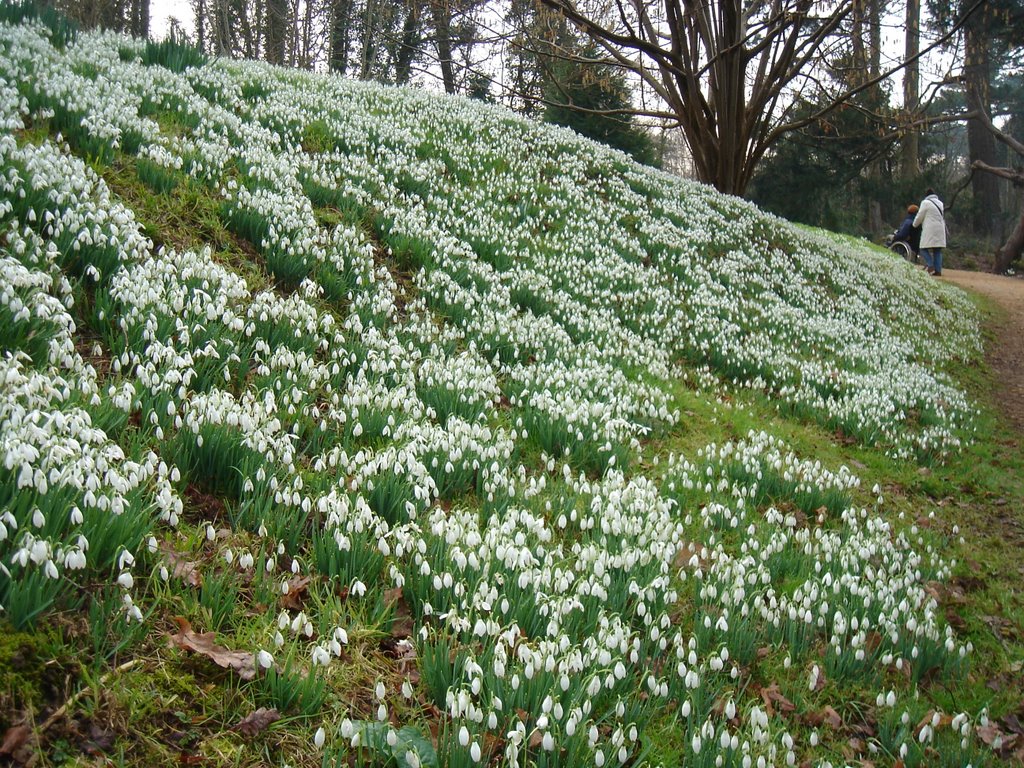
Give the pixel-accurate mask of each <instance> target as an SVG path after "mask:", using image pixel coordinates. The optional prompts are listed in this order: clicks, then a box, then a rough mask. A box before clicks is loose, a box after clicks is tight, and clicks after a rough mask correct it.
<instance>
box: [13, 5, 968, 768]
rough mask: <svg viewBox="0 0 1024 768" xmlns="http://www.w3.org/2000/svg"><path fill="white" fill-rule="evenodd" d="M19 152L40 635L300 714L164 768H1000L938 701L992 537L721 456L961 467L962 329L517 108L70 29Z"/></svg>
mask: <svg viewBox="0 0 1024 768" xmlns="http://www.w3.org/2000/svg"><path fill="white" fill-rule="evenodd" d="M0 122H2V124H3V128H4V131H3V134H2V136H0V225H2V228H3V235H2V240H0V267H2V268H0V283H2V284H0V315H2V320H0V336H2V342H3V350H2V358H0V456H2V459H3V462H2V467H0V504H2V507H0V608H2V613H0V622H4V623H5V627H6V629H5V631H8V632H10V633H13V634H12V635H11V636H12V637H35V635H33V634H32V633H33V632H37V631H38V630H39V628H41V627H63V629H61V630H60V632H61V633H63V634H62V635H61V636H62V637H63V638H64V642H65V643H66V644H67V646H66V647H68V648H71V649H74V655H77V656H78V657H79V659H78V660H77V662H76V663H77V664H80V665H81V668H82V669H84V670H88V671H89V677H88V678H85V677H82V675H81V674H78V673H76V674H75V675H73V676H74V677H75V679H92V680H96V679H99V678H100V677H101V676H102V678H103V680H104V681H105V682H104V686H106V687H111V688H113V687H117V686H120V685H123V684H125V683H124V680H123V678H126V677H129V678H130V676H131V675H139V674H140V672H141V671H142V670H146V671H147V674H149V677H145V678H144V681H145V682H146V684H147V685H151V686H153V690H152V691H150V692H149V694H147V695H148V698H147V701H157V702H164V701H166V700H167V699H169V698H171V694H172V693H174V691H178V693H177V694H175V697H174V698H177V699H179V701H178V702H177V703H173V704H170V703H169V704H167V705H166V706H165V707H164V705H163V704H151V705H150V706H151V707H156V708H157V709H158V710H159V711H161V712H162V711H163V709H160V707H164V708H165V709H166V711H167V713H171V712H174V713H184V714H183V715H182V716H183V717H185V718H186V719H189V722H191V723H193V724H195V723H197V722H200V720H202V715H201V714H200V713H197V712H196V707H197V706H199V705H198V704H197V703H196V702H197V701H202V700H203V699H204V697H223V699H224V701H226V702H228V704H226V705H225V704H223V703H218V704H216V705H214V704H202V707H203V711H204V712H205V711H206V709H205V708H206V707H208V706H225V707H227V709H225V710H217V711H222V712H223V711H227V712H238V713H241V714H243V715H244V714H246V711H245V710H246V709H247V708H248V710H250V711H251V710H254V709H256V708H257V707H259V708H262V710H263V712H264V713H267V714H266V717H267V718H269V719H266V720H265V721H263V722H259V721H253V722H256V725H253V723H252V722H250V724H249V730H248V731H247V730H246V728H244V727H243V728H241V729H240V732H241V733H242V734H246V735H248V736H249V737H250V738H247V739H239V737H238V736H237V732H238V730H236V731H235V732H231V727H232V726H235V725H236V723H234V722H219V723H216V724H215V727H213V726H209V725H202V726H197V727H200V735H199V736H197V737H195V739H194V740H189V739H183V738H180V739H178V741H177V742H173V743H171V742H168V741H167V738H166V737H165V735H166V732H167V729H170V731H172V732H174V733H178V732H179V731H181V732H182V733H184V732H185V731H186V730H187V728H186V725H185V724H184V722H185V721H182V722H181V723H178V724H177V725H175V726H174V727H171V726H166V727H165V726H160V727H159V728H155V727H154V728H155V731H154V733H156V734H158V735H153V736H151V737H139V736H138V733H139V732H140V729H142V728H145V727H146V726H144V725H140V724H138V723H135V724H132V723H131V722H129V723H128V725H126V726H125V727H124V728H123V729H122V730H120V731H118V730H117V729H114V730H115V731H116V733H115V736H112V737H111V738H112V739H114V741H115V743H117V744H119V745H120V749H121V754H122V755H123V756H124V757H125V758H126V761H127V763H128V764H139V763H140V761H143V760H147V759H148V760H153V759H160V758H159V757H157V758H154V757H153V755H158V756H159V755H167V754H178V755H180V756H181V757H182V758H184V757H189V756H199V757H201V758H202V759H204V760H210V761H216V760H217V759H219V758H218V757H217V755H221V756H223V755H224V754H225V753H224V750H225V749H226V750H228V752H227V753H226V754H229V755H233V757H230V758H225V763H230V764H261V763H263V764H266V763H272V764H285V763H287V764H310V765H320V764H321V763H322V764H324V765H350V764H351V765H399V766H413V768H415V766H418V765H439V766H472V765H521V766H526V765H538V766H555V765H561V766H583V765H595V766H598V767H600V766H603V765H618V764H628V765H642V764H650V763H654V764H657V763H663V764H666V765H669V764H674V763H682V762H685V763H686V764H687V765H706V766H712V765H714V766H719V765H736V766H739V765H742V766H751V765H757V766H763V765H780V766H781V765H794V764H796V763H797V762H800V761H803V760H812V761H813V762H814V763H815V764H819V763H820V764H837V765H839V764H843V763H844V761H845V760H849V759H851V758H852V757H854V756H856V757H857V758H858V759H865V760H866V759H869V758H871V759H883V758H884V759H888V760H890V761H893V760H900V761H901V764H904V765H917V764H930V765H936V764H938V763H935V762H930V760H931V759H932V756H933V755H936V754H938V755H941V756H942V759H943V760H944V761H945V762H944V763H943V764H946V765H963V764H966V763H969V762H972V761H973V762H974V764H976V765H977V764H980V763H981V762H984V759H985V752H986V749H987V747H985V745H983V744H981V743H980V742H979V741H978V739H977V738H976V737H975V736H974V735H973V734H974V729H975V726H976V725H977V724H978V720H977V718H978V717H979V716H980V717H981V718H984V714H983V713H982V714H980V715H979V713H978V712H959V711H956V710H954V709H950V710H949V711H945V710H942V711H940V710H938V709H936V708H931V709H929V707H928V706H925V705H924V704H922V703H921V701H920V700H919V688H920V686H922V685H924V684H925V683H927V682H930V681H933V680H957V679H963V677H964V676H965V675H966V669H967V666H968V664H969V662H970V659H971V654H970V643H969V642H967V641H965V640H963V639H962V638H958V636H957V635H956V634H955V633H954V631H953V629H952V628H951V627H950V626H949V624H948V623H947V622H946V621H945V619H944V617H943V615H942V614H941V612H940V611H938V610H937V603H936V600H935V596H934V588H933V587H932V585H934V584H935V583H939V582H942V581H943V580H944V579H946V578H947V577H948V576H949V574H950V572H951V568H952V565H953V560H954V559H955V557H956V555H955V550H954V549H953V548H952V545H953V543H954V541H953V538H950V537H946V536H942V535H937V534H935V533H932V532H930V531H928V530H926V529H925V528H924V527H921V528H918V527H917V526H916V525H911V524H910V523H909V521H904V520H900V519H899V518H900V517H902V515H899V516H897V515H896V514H894V513H893V512H892V510H891V509H890V508H889V507H888V500H887V499H886V498H885V492H884V490H883V489H882V488H879V487H877V486H875V487H873V488H870V489H869V488H867V487H865V486H864V484H863V483H862V481H861V478H860V477H859V476H858V474H857V472H856V471H855V469H854V468H853V467H852V465H847V464H846V463H829V462H828V461H822V459H821V457H819V456H817V455H813V454H812V455H807V454H801V453H799V452H797V451H796V450H794V449H793V448H792V447H791V446H790V445H789V444H788V443H787V442H786V440H785V438H784V437H783V436H780V435H776V434H773V433H772V431H771V429H770V428H767V427H765V426H764V425H763V424H758V423H757V420H756V419H748V421H750V422H751V423H749V424H747V425H746V428H744V429H742V430H738V429H734V430H732V432H731V433H730V432H725V433H722V434H717V433H716V434H713V435H711V434H709V435H708V436H707V437H706V438H704V439H702V434H703V433H702V432H701V429H702V427H701V425H702V424H704V423H705V420H710V421H708V423H717V421H718V420H719V419H721V421H722V422H723V423H725V422H728V421H729V420H730V419H732V418H733V416H734V414H735V413H736V412H741V413H742V412H744V410H745V408H746V407H747V406H745V405H744V403H750V402H755V403H760V406H759V407H760V408H761V412H765V411H767V412H771V413H774V414H775V415H776V417H777V418H779V419H785V420H788V421H789V422H792V423H796V424H799V425H802V427H801V428H804V429H807V430H814V433H815V434H820V435H825V436H827V437H829V438H831V439H833V440H834V441H836V443H837V444H841V445H856V446H860V447H864V448H867V449H870V450H871V451H874V452H877V453H878V454H879V455H881V456H885V457H888V459H887V460H891V461H895V462H910V463H915V464H916V463H921V464H925V465H928V464H931V463H933V462H941V461H943V460H944V459H945V458H946V457H948V456H950V455H955V454H956V453H957V452H958V451H960V450H961V449H962V447H963V446H964V445H965V444H966V443H968V442H970V441H971V439H972V433H973V429H974V427H973V418H974V415H975V410H974V407H973V405H972V403H971V402H970V400H969V398H968V397H967V396H966V395H965V393H964V391H963V389H962V388H961V386H960V385H958V384H957V383H956V381H955V380H954V379H953V378H951V377H950V376H948V375H947V373H946V371H947V369H948V368H949V366H950V365H952V364H954V363H957V362H958V361H959V362H963V361H970V360H972V359H975V358H976V357H977V355H978V353H979V341H978V339H979V329H978V320H977V317H976V314H975V311H974V309H973V307H972V305H971V304H970V302H969V301H968V300H967V299H966V297H965V296H964V295H963V294H961V293H960V292H958V291H957V290H955V289H952V288H949V287H946V286H944V285H941V284H940V283H938V282H937V281H934V280H931V279H930V278H928V277H927V276H926V275H924V274H923V273H922V272H920V271H915V270H914V269H913V268H912V266H910V265H909V264H907V263H904V262H902V261H899V260H898V259H896V258H894V257H893V256H892V255H891V254H888V253H885V252H883V251H881V250H879V249H876V248H874V247H871V246H869V245H865V244H863V243H859V242H855V241H852V240H849V239H845V238H841V237H838V236H832V235H829V234H827V233H821V232H812V231H808V230H804V229H798V228H796V227H794V226H792V225H790V224H788V223H787V222H785V221H782V220H779V219H776V218H773V217H771V216H768V215H765V214H764V213H761V212H760V211H758V210H757V209H756V208H754V207H753V206H751V205H750V204H748V203H746V202H744V201H742V200H739V199H735V198H729V197H725V196H722V195H719V194H718V193H716V192H714V191H713V190H710V189H708V188H705V187H702V186H699V185H697V184H694V183H690V182H687V181H684V180H681V179H678V178H675V177H672V176H670V175H667V174H664V173H661V172H659V171H656V170H652V169H650V168H646V167H643V166H639V165H637V164H635V163H633V162H632V161H630V160H629V159H627V158H626V156H624V155H622V154H619V153H616V152H614V151H612V150H609V149H607V148H605V147H602V146H600V145H597V144H593V143H591V142H588V141H586V140H583V139H581V138H579V137H577V136H576V135H574V134H573V133H571V132H569V131H567V130H564V129H558V128H554V127H552V126H546V125H540V124H535V123H531V122H527V121H524V120H522V119H520V118H518V117H516V116H514V115H512V114H511V113H509V112H507V111H506V110H504V109H502V108H499V107H496V106H489V105H487V104H483V103H480V102H474V101H471V100H466V99H458V98H449V97H442V96H438V95H434V94H429V93H425V92H422V91H417V90H412V89H393V88H387V87H383V86H379V85H375V84H370V83H362V82H353V81H350V80H345V79H341V78H338V77H328V76H322V75H314V74H309V73H304V72H296V71H290V70H286V69H281V68H275V67H271V66H268V65H264V64H259V63H253V62H243V61H228V60H209V61H207V60H204V59H202V58H201V57H199V56H198V55H189V54H188V51H187V50H183V49H176V48H174V47H173V46H159V45H154V44H152V43H146V42H142V41H136V40H131V39H128V38H124V37H120V36H117V35H113V34H108V33H79V34H68V33H64V32H63V31H62V30H61V29H60V28H58V27H54V26H53V25H51V26H49V27H48V26H45V25H43V24H41V23H39V22H37V21H33V20H32V19H26V20H24V21H22V22H21V23H13V20H12V21H8V22H7V23H4V24H0ZM172 214H173V216H172ZM939 329H941V333H940V332H938V330H939ZM730 423H738V422H730ZM53 631H54V632H57V630H56V629H55V630H53ZM26 642H28V641H26ZM168 646H169V647H168ZM153 649H160V650H159V652H156V651H153ZM40 653H41V654H43V655H45V653H43V652H42V651H40ZM149 653H156V655H157V656H158V657H159V658H160V661H159V662H153V661H151V660H150V661H147V659H151V658H152V657H151V656H147V654H149ZM132 665H134V666H132ZM156 669H162V670H164V674H165V677H166V678H167V679H164V680H163V681H162V682H160V681H158V680H157V678H158V677H159V675H158V674H157V672H156V671H155V670H156ZM167 669H171V670H173V671H172V672H167V671H166V670H167ZM170 678H175V680H174V681H172V680H171V679H170ZM40 685H41V684H40ZM175 686H180V687H181V690H178V688H175ZM36 693H37V694H38V696H37V698H36V699H35V700H32V696H33V695H34V694H32V692H31V691H28V692H24V693H22V694H20V698H19V695H18V694H10V695H9V701H8V703H9V704H11V706H12V708H11V709H10V712H11V713H12V714H10V715H0V718H2V717H8V718H9V719H8V720H7V721H6V723H3V721H0V724H3V725H4V727H6V728H9V729H10V728H14V727H17V724H18V722H20V721H19V720H17V718H18V715H17V714H16V713H18V712H22V711H24V710H25V709H26V708H32V707H37V708H38V707H40V706H42V705H41V703H40V702H41V701H42V700H43V698H45V697H43V696H42V693H40V691H39V690H37V691H36ZM101 709H102V708H101ZM868 712H870V717H869V716H868V714H867V713H868ZM274 715H276V717H275V716H274ZM167 717H170V714H167ZM922 717H924V720H923V721H922ZM278 718H281V719H282V720H281V722H282V723H283V722H291V721H289V718H291V719H292V721H294V722H296V723H298V725H297V726H296V727H297V728H298V731H296V732H291V731H282V730H277V729H279V728H280V727H281V723H277V724H276V725H272V723H275V721H277V720H278ZM147 722H150V725H152V723H151V721H147ZM202 722H203V723H208V722H209V718H207V719H206V720H202ZM48 727H49V726H48ZM53 727H57V726H53ZM61 727H63V726H61ZM202 728H206V730H205V731H204V730H202ZM266 728H270V730H269V731H266V730H264V729H266ZM856 728H862V729H863V731H862V732H860V731H856V730H855V729H856ZM175 729H177V730H175ZM302 729H307V730H306V731H303V730H302ZM295 733H306V736H307V737H308V738H306V740H304V741H303V740H301V739H299V737H298V736H296V735H295ZM850 733H859V734H860V735H859V736H858V737H857V739H858V742H857V745H856V746H855V748H854V750H855V751H854V754H852V755H851V754H847V752H846V751H845V750H847V749H850V748H851V747H850V746H849V744H850V743H851V740H850V738H849V734H850ZM159 734H165V735H163V736H161V735H159ZM224 734H228V735H224ZM274 734H277V736H275V735H274ZM67 738H69V739H72V740H73V738H72V737H71V736H69V737H67ZM304 738H305V737H304ZM26 739H28V741H27V742H26V743H27V745H28V747H32V748H39V749H41V750H44V749H48V747H47V746H46V745H47V744H48V743H49V742H48V741H47V739H48V735H47V732H46V729H43V730H42V731H38V729H37V731H35V732H33V735H32V736H31V737H26ZM232 739H234V741H232ZM289 740H292V742H294V743H292V742H290V741H289ZM254 742H255V743H257V744H262V745H263V746H262V747H255V746H253V743H254ZM154 744H156V745H158V746H159V749H162V750H164V751H163V752H161V751H159V749H158V747H157V746H154ZM154 750H156V751H154ZM232 750H233V751H232ZM260 750H263V751H260ZM101 751H102V750H101ZM232 760H233V761H234V762H232ZM922 761H923V762H922ZM210 764H219V763H215V762H214V763H210Z"/></svg>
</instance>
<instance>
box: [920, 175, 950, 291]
mask: <svg viewBox="0 0 1024 768" xmlns="http://www.w3.org/2000/svg"><path fill="white" fill-rule="evenodd" d="M944 214H945V210H944V206H943V205H942V201H941V200H939V196H938V195H936V194H935V190H934V189H931V188H930V187H929V188H928V189H927V190H926V191H925V193H924V200H922V201H921V205H920V206H918V209H917V215H916V216H915V217H914V226H915V227H920V228H921V255H922V256H923V257H924V263H925V268H926V269H927V270H928V274H929V275H936V276H939V277H941V275H942V249H943V248H945V247H946V219H945V215H944Z"/></svg>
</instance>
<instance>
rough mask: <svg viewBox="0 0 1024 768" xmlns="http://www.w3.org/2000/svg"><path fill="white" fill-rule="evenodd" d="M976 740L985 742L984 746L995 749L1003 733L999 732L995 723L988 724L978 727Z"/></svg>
mask: <svg viewBox="0 0 1024 768" xmlns="http://www.w3.org/2000/svg"><path fill="white" fill-rule="evenodd" d="M977 730H978V738H980V739H981V740H982V741H983V742H985V744H986V746H989V747H992V748H993V749H995V748H996V744H997V743H1000V742H1001V740H1002V738H1003V732H1002V731H1001V730H999V726H997V725H996V724H995V723H989V724H988V725H979V726H978V728H977Z"/></svg>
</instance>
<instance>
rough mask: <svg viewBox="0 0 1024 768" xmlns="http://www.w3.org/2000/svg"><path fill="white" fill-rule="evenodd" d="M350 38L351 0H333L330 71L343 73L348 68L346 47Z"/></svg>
mask: <svg viewBox="0 0 1024 768" xmlns="http://www.w3.org/2000/svg"><path fill="white" fill-rule="evenodd" d="M351 38H352V0H335V2H334V3H333V6H332V16H331V47H330V60H329V62H328V66H329V67H330V68H331V71H332V72H340V73H341V74H345V70H347V69H348V48H349V45H350V43H351Z"/></svg>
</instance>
